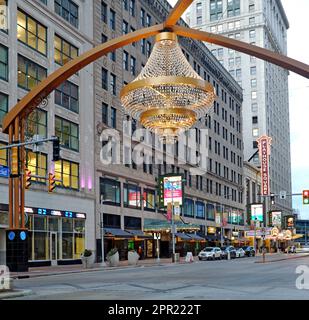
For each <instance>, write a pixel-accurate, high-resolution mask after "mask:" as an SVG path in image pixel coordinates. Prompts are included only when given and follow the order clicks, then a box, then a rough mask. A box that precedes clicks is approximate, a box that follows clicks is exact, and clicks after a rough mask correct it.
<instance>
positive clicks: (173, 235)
mask: <svg viewBox="0 0 309 320" xmlns="http://www.w3.org/2000/svg"><path fill="white" fill-rule="evenodd" d="M172 244H173V262H175V253H176V252H175V251H176V250H175V221H174V186H173V184H172Z"/></svg>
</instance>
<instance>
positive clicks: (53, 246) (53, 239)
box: [49, 232, 58, 265]
mask: <svg viewBox="0 0 309 320" xmlns="http://www.w3.org/2000/svg"><path fill="white" fill-rule="evenodd" d="M57 243H58V241H57V232H51V233H50V251H49V252H50V260H51V264H52V265H57V257H58V252H57Z"/></svg>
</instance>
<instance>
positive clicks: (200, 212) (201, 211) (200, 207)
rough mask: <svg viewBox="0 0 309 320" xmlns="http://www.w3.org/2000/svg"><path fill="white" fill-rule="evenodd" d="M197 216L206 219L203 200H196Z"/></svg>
mask: <svg viewBox="0 0 309 320" xmlns="http://www.w3.org/2000/svg"><path fill="white" fill-rule="evenodd" d="M195 208H196V218H197V219H205V204H204V202H201V201H196V203H195Z"/></svg>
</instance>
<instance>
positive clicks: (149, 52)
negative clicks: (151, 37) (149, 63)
mask: <svg viewBox="0 0 309 320" xmlns="http://www.w3.org/2000/svg"><path fill="white" fill-rule="evenodd" d="M151 49H152V48H151V42H149V41H147V57H148V58H149V57H150V55H151Z"/></svg>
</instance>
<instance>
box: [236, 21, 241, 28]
mask: <svg viewBox="0 0 309 320" xmlns="http://www.w3.org/2000/svg"><path fill="white" fill-rule="evenodd" d="M235 28H236V29H237V28H240V20H237V21H235Z"/></svg>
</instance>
